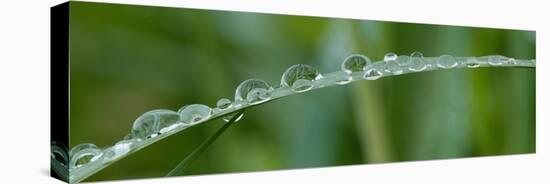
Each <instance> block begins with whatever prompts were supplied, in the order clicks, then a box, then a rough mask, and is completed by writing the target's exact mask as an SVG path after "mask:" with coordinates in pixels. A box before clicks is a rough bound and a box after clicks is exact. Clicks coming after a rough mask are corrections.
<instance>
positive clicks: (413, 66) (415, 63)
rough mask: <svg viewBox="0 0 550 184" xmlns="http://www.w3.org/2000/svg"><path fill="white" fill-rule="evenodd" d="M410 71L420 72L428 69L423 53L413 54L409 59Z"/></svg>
mask: <svg viewBox="0 0 550 184" xmlns="http://www.w3.org/2000/svg"><path fill="white" fill-rule="evenodd" d="M409 62H410V66H409V70H411V71H415V72H420V71H423V70H425V69H426V67H427V66H426V64H425V63H424V55H423V54H422V53H421V52H413V53H412V54H411V56H410V57H409Z"/></svg>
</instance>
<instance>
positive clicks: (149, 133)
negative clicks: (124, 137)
mask: <svg viewBox="0 0 550 184" xmlns="http://www.w3.org/2000/svg"><path fill="white" fill-rule="evenodd" d="M179 119H180V115H179V114H178V113H176V112H174V111H171V110H165V109H157V110H152V111H149V112H146V113H144V114H142V115H141V116H139V117H138V118H137V119H136V121H134V126H133V127H132V136H133V137H134V138H139V139H148V138H153V137H156V136H157V134H158V133H159V131H160V130H161V129H163V128H165V127H174V126H175V124H177V123H179ZM165 131H166V130H165Z"/></svg>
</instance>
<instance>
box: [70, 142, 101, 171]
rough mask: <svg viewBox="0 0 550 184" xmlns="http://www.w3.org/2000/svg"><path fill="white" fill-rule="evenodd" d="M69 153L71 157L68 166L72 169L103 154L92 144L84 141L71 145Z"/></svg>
mask: <svg viewBox="0 0 550 184" xmlns="http://www.w3.org/2000/svg"><path fill="white" fill-rule="evenodd" d="M69 155H70V157H71V159H70V163H69V166H70V168H71V169H74V168H78V167H81V166H83V165H86V164H88V163H90V162H93V161H95V160H97V159H98V158H100V157H101V156H102V155H103V151H101V150H100V149H99V148H97V146H96V145H94V144H90V143H84V144H79V145H76V146H75V147H73V148H72V149H71V151H70V153H69Z"/></svg>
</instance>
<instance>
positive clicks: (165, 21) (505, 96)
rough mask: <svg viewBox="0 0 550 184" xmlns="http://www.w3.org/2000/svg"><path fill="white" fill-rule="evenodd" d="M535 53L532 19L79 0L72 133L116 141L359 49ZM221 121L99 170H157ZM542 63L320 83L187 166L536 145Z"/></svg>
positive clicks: (361, 159) (240, 166)
mask: <svg viewBox="0 0 550 184" xmlns="http://www.w3.org/2000/svg"><path fill="white" fill-rule="evenodd" d="M390 51H392V52H396V53H398V54H406V55H408V54H409V53H411V52H413V51H420V52H423V53H424V55H425V56H438V55H441V54H451V55H455V56H481V55H490V54H500V55H505V56H509V57H515V58H525V59H527V58H534V57H535V32H532V31H518V30H503V29H486V28H471V27H455V26H440V25H426V24H408V23H392V22H380V21H362V20H347V19H335V18H317V17H304V16H288V15H273V14H257V13H242V12H226V11H212V10H192V9H181V8H165V7H144V6H129V5H115V4H97V3H87V2H71V9H70V69H71V70H70V75H71V81H70V90H71V96H70V98H71V99H70V110H71V111H70V121H71V124H70V131H71V132H70V146H71V147H72V146H74V145H76V144H79V143H84V142H92V143H95V144H96V145H98V146H100V147H105V146H110V145H113V144H114V143H115V142H117V141H118V140H120V139H122V137H123V136H124V135H125V134H127V133H129V132H130V129H131V126H132V122H133V121H134V119H135V118H137V117H138V116H139V115H140V114H141V113H143V112H146V111H148V110H151V109H158V108H166V109H172V110H177V109H178V108H179V107H181V106H183V105H186V104H193V103H203V104H206V105H209V106H214V105H215V103H216V101H217V99H219V98H222V97H226V98H230V99H233V96H234V89H235V88H236V86H237V85H238V84H239V83H240V82H241V81H244V80H246V79H248V78H260V79H264V80H266V81H267V82H269V83H270V84H272V85H274V86H278V85H279V82H280V76H281V75H282V73H283V71H284V70H285V69H286V68H287V67H289V66H291V65H293V64H297V63H304V64H309V65H312V66H315V67H317V68H318V69H319V70H320V71H321V72H322V73H327V72H331V71H335V70H339V66H340V63H341V61H342V60H343V59H344V58H345V57H347V56H348V55H349V54H352V53H360V54H365V55H367V56H368V57H370V58H371V59H372V60H381V58H382V57H383V55H384V54H385V53H386V52H390ZM221 125H222V121H221V120H217V121H212V122H208V123H205V124H202V125H200V126H197V127H193V128H191V129H187V130H185V131H183V132H181V133H178V134H176V135H173V136H171V137H169V138H167V139H164V140H163V141H160V142H158V143H156V144H154V145H151V146H149V147H148V148H146V149H144V150H141V151H139V152H137V153H135V154H133V155H131V156H129V157H127V158H125V159H123V160H121V161H119V162H117V163H115V164H113V165H112V166H110V167H109V168H107V169H105V170H103V171H101V172H99V173H97V174H96V175H95V176H93V177H91V179H90V180H106V179H128V178H145V177H160V176H164V175H165V174H166V173H167V172H168V171H170V170H171V169H172V168H173V167H174V166H175V165H176V164H177V163H178V162H179V161H180V160H181V159H183V158H184V157H185V156H186V155H187V154H188V153H190V152H191V151H192V150H193V149H194V148H195V147H196V146H198V145H199V144H200V143H201V142H202V141H203V140H205V139H206V138H207V137H208V136H210V135H211V134H212V133H213V132H214V131H215V130H216V129H217V128H219V127H220V126H221ZM534 151H535V70H534V69H523V68H491V69H488V68H484V69H453V70H439V71H433V72H423V73H417V74H408V75H402V76H396V77H390V78H384V79H380V80H377V81H363V82H355V83H353V84H350V85H345V86H339V87H331V88H326V89H321V90H315V91H311V92H309V93H304V94H300V95H295V96H290V97H288V98H284V99H281V100H276V101H273V102H270V103H267V104H264V105H261V106H258V107H255V108H252V109H250V110H247V112H246V114H245V116H244V118H243V120H241V121H240V122H238V123H236V124H235V125H233V126H232V127H231V128H230V129H228V130H227V131H226V132H225V134H224V135H222V136H221V137H220V138H219V139H218V140H217V141H216V142H215V143H214V144H213V145H212V146H211V147H210V148H209V149H208V150H207V151H206V152H205V153H204V154H203V155H201V156H200V157H199V159H198V160H196V161H195V162H194V163H193V165H192V166H191V167H190V168H189V170H190V172H189V173H188V174H189V175H192V174H209V173H226V172H243V171H261V170H274V169H287V168H304V167H318V166H335V165H348V164H363V163H378V162H393V161H411V160H427V159H441V158H458V157H471V156H487V155H503V154H518V153H532V152H534Z"/></svg>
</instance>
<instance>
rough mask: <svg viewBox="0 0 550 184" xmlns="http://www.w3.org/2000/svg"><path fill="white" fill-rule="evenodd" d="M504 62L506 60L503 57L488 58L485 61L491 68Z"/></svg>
mask: <svg viewBox="0 0 550 184" xmlns="http://www.w3.org/2000/svg"><path fill="white" fill-rule="evenodd" d="M504 61H506V60H505V57H503V56H489V58H488V59H487V63H489V65H493V66H497V65H502V64H504Z"/></svg>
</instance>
